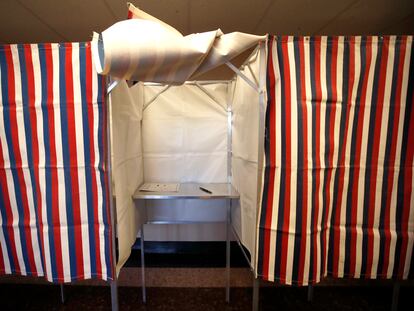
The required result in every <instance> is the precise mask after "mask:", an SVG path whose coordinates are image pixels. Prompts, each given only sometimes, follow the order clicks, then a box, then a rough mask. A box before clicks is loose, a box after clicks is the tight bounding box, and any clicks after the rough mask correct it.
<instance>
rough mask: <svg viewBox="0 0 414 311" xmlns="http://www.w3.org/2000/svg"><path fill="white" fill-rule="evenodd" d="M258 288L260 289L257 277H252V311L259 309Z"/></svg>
mask: <svg viewBox="0 0 414 311" xmlns="http://www.w3.org/2000/svg"><path fill="white" fill-rule="evenodd" d="M259 290H260V280H259V279H258V278H254V279H253V305H252V310H253V311H259Z"/></svg>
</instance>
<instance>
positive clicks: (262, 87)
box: [252, 38, 268, 311]
mask: <svg viewBox="0 0 414 311" xmlns="http://www.w3.org/2000/svg"><path fill="white" fill-rule="evenodd" d="M267 40H268V38H267V39H266V40H265V41H263V42H260V46H259V62H260V63H259V86H258V92H259V109H258V118H259V119H258V120H259V130H258V136H259V137H258V144H259V145H258V149H257V168H258V169H257V209H256V210H257V212H256V227H257V224H258V220H259V211H260V202H261V194H262V191H261V190H262V176H263V159H264V135H265V126H266V124H265V114H266V102H265V101H266V66H267V61H266V46H267ZM256 257H257V254H255V256H254V258H252V259H253V260H252V269H253V278H254V279H253V305H252V310H253V311H257V310H259V290H260V279H259V276H258V275H257V271H256Z"/></svg>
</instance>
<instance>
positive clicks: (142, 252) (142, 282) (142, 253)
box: [141, 225, 147, 303]
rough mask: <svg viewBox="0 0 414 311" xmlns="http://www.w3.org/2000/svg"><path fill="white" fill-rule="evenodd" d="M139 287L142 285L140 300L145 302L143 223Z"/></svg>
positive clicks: (142, 229)
mask: <svg viewBox="0 0 414 311" xmlns="http://www.w3.org/2000/svg"><path fill="white" fill-rule="evenodd" d="M141 287H142V302H143V303H147V290H146V287H145V249H144V225H142V226H141Z"/></svg>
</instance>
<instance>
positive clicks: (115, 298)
mask: <svg viewBox="0 0 414 311" xmlns="http://www.w3.org/2000/svg"><path fill="white" fill-rule="evenodd" d="M111 303H112V311H118V283H117V281H116V280H113V281H112V282H111Z"/></svg>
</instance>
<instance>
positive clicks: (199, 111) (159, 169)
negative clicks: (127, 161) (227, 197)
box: [142, 82, 228, 241]
mask: <svg viewBox="0 0 414 311" xmlns="http://www.w3.org/2000/svg"><path fill="white" fill-rule="evenodd" d="M201 87H204V86H201ZM206 87H208V86H206ZM164 88H165V86H159V85H152V84H145V85H144V88H143V92H144V102H145V104H144V106H145V105H148V103H150V104H149V105H148V106H147V107H146V108H145V110H144V112H143V119H142V143H143V144H142V150H143V163H144V167H143V171H144V180H145V181H147V182H177V183H186V182H197V183H223V182H227V144H228V143H227V139H228V138H227V132H228V126H227V111H226V110H227V94H228V90H227V89H228V83H227V82H225V83H218V84H215V85H214V87H208V91H209V92H210V94H211V95H213V96H214V98H216V99H217V101H218V103H217V102H215V101H214V100H213V99H211V98H210V97H208V96H206V94H205V93H204V92H203V91H202V90H201V89H200V87H199V86H197V85H196V84H184V85H181V86H172V87H170V88H169V89H168V90H166V91H164V92H162V93H161V94H160V92H161V91H162V90H164ZM158 94H160V95H158ZM157 95H158V96H157ZM155 97H156V99H155V100H153V99H154V98H155ZM146 204H147V210H148V215H147V216H148V219H157V220H182V221H215V222H222V221H224V220H225V217H226V213H225V201H223V200H219V201H201V200H173V201H171V200H170V201H156V202H154V201H152V202H147V203H146ZM222 226H223V225H222V224H209V225H207V227H210V230H205V229H204V230H203V233H202V234H200V229H199V228H198V225H186V226H182V225H168V227H169V228H168V229H165V228H161V227H163V226H149V227H148V228H146V240H161V241H165V240H170V241H171V240H179V241H182V240H186V241H194V240H199V239H200V238H201V239H202V240H207V241H212V240H223V239H225V235H224V234H225V231H224V230H223V229H222V228H220V227H222Z"/></svg>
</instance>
